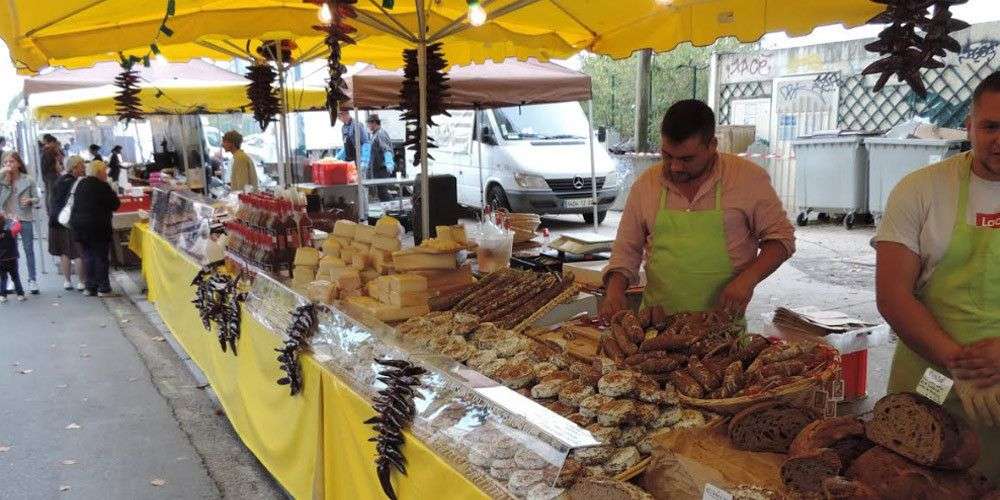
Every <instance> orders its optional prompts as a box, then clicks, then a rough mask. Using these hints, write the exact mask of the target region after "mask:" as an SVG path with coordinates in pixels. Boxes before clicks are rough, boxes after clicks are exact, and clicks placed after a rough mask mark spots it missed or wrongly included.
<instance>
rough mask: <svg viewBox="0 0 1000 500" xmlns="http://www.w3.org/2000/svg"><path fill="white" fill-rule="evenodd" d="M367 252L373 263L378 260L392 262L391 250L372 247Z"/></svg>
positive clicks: (386, 262)
mask: <svg viewBox="0 0 1000 500" xmlns="http://www.w3.org/2000/svg"><path fill="white" fill-rule="evenodd" d="M368 254H369V255H371V257H372V263H373V264H378V263H380V262H381V263H383V264H392V252H390V251H388V250H382V249H381V248H375V247H372V248H371V250H369V251H368Z"/></svg>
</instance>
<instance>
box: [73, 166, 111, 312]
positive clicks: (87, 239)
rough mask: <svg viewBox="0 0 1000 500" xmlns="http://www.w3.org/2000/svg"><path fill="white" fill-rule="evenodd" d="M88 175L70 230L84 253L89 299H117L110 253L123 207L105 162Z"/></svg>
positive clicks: (91, 168)
mask: <svg viewBox="0 0 1000 500" xmlns="http://www.w3.org/2000/svg"><path fill="white" fill-rule="evenodd" d="M87 170H88V174H89V175H87V177H85V178H84V179H83V180H82V181H80V184H79V185H78V186H77V188H76V193H75V194H74V195H73V211H72V214H71V215H70V218H69V226H70V228H71V230H72V231H73V238H74V239H75V240H76V241H78V242H80V246H81V247H82V250H83V268H84V269H85V272H84V274H85V276H86V290H84V294H85V295H89V296H93V295H97V296H98V297H113V296H114V293H113V292H112V291H111V279H110V277H109V276H108V272H109V271H110V267H111V259H110V257H109V253H108V252H109V251H110V250H111V242H112V240H113V237H114V233H113V230H112V228H111V217H112V216H113V215H114V213H115V210H118V207H119V206H120V205H121V201H120V200H119V199H118V195H117V194H115V192H114V191H113V190H112V189H111V185H110V184H108V166H107V165H106V164H105V163H104V162H102V161H94V162H91V163H90V165H89V166H88V167H87Z"/></svg>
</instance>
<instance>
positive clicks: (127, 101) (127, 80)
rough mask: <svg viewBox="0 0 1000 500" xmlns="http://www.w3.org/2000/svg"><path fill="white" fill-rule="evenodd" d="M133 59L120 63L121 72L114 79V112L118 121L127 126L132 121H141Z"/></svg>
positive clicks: (137, 82)
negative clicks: (116, 90)
mask: <svg viewBox="0 0 1000 500" xmlns="http://www.w3.org/2000/svg"><path fill="white" fill-rule="evenodd" d="M134 68H135V59H134V58H130V59H129V60H128V61H123V62H122V72H121V73H119V74H118V76H116V77H115V87H118V93H116V94H115V112H116V113H118V121H124V122H125V125H126V126H127V125H128V123H129V122H130V121H132V120H141V119H142V118H143V113H142V100H141V99H140V98H139V91H140V88H139V72H138V71H136V70H135V69H134Z"/></svg>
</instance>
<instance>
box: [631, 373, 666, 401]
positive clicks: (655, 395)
mask: <svg viewBox="0 0 1000 500" xmlns="http://www.w3.org/2000/svg"><path fill="white" fill-rule="evenodd" d="M635 393H636V395H637V396H638V397H639V401H643V402H646V403H663V402H664V401H663V399H664V393H663V391H662V390H661V389H660V383H659V382H657V381H655V380H653V379H652V378H650V377H647V376H645V375H640V376H638V377H636V381H635Z"/></svg>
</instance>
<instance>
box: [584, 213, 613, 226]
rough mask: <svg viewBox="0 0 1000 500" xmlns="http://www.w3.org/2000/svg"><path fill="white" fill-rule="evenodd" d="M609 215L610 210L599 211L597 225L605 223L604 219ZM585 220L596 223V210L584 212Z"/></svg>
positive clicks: (588, 222)
mask: <svg viewBox="0 0 1000 500" xmlns="http://www.w3.org/2000/svg"><path fill="white" fill-rule="evenodd" d="M607 216H608V211H607V210H604V211H601V212H597V225H601V224H603V223H604V219H605V218H607ZM583 221H584V222H586V223H587V224H593V223H594V212H593V211H590V212H587V213H584V214H583Z"/></svg>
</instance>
